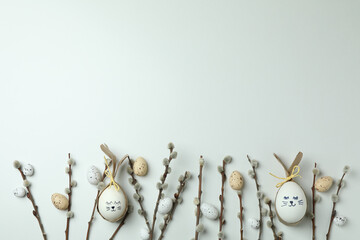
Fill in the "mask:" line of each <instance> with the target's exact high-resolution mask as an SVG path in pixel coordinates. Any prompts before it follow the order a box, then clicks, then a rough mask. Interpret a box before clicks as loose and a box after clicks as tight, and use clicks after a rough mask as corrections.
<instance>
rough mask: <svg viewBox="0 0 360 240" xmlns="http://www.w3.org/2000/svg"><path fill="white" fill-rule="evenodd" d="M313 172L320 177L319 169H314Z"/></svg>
mask: <svg viewBox="0 0 360 240" xmlns="http://www.w3.org/2000/svg"><path fill="white" fill-rule="evenodd" d="M312 172H313V174H314V175H315V176H317V175H319V173H320V171H319V169H317V168H313V170H312Z"/></svg>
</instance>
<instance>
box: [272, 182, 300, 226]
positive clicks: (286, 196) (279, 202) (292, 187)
mask: <svg viewBox="0 0 360 240" xmlns="http://www.w3.org/2000/svg"><path fill="white" fill-rule="evenodd" d="M306 209H307V201H306V196H305V193H304V190H303V189H302V188H301V187H300V185H299V184H297V183H296V182H294V181H289V182H286V183H284V184H283V185H282V186H281V187H280V189H279V190H278V192H277V194H276V198H275V210H276V213H277V216H278V217H279V220H280V221H281V222H282V223H284V224H286V225H295V224H297V223H298V222H300V221H301V220H302V219H303V218H304V216H305V214H306Z"/></svg>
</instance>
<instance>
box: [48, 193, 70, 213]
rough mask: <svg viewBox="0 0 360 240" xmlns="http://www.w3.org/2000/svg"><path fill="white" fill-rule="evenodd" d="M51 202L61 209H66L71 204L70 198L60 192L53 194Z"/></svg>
mask: <svg viewBox="0 0 360 240" xmlns="http://www.w3.org/2000/svg"><path fill="white" fill-rule="evenodd" d="M51 202H52V203H53V204H54V206H55V207H56V208H57V209H59V210H66V209H67V208H68V206H69V200H68V199H67V198H66V197H65V196H64V195H62V194H60V193H54V194H53V195H51Z"/></svg>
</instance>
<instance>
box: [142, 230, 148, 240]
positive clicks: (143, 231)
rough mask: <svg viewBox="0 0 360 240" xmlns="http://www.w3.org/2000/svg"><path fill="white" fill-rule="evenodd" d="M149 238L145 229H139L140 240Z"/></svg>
mask: <svg viewBox="0 0 360 240" xmlns="http://www.w3.org/2000/svg"><path fill="white" fill-rule="evenodd" d="M149 237H150V234H149V231H148V229H147V228H141V229H140V239H142V240H148V239H149Z"/></svg>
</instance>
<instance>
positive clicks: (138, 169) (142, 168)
mask: <svg viewBox="0 0 360 240" xmlns="http://www.w3.org/2000/svg"><path fill="white" fill-rule="evenodd" d="M133 170H134V173H135V174H136V175H138V176H145V175H146V174H147V172H148V165H147V162H146V160H145V159H144V158H143V157H138V158H137V159H136V160H135V162H134V165H133Z"/></svg>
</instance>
